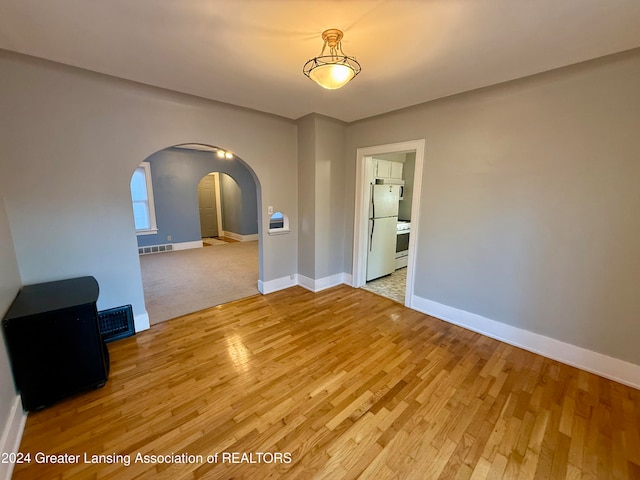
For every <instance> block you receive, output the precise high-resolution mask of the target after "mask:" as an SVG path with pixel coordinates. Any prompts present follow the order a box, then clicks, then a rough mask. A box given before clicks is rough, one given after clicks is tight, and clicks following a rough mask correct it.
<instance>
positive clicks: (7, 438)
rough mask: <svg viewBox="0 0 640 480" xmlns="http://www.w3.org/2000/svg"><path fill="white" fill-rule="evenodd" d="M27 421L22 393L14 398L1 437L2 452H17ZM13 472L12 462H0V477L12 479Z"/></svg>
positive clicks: (3, 479)
mask: <svg viewBox="0 0 640 480" xmlns="http://www.w3.org/2000/svg"><path fill="white" fill-rule="evenodd" d="M26 423H27V414H26V413H25V412H24V411H23V410H22V405H21V403H20V395H17V396H16V397H15V398H14V400H13V405H12V406H11V411H10V412H9V416H8V418H7V423H6V425H5V426H4V430H3V432H2V437H0V453H17V452H18V449H19V448H20V441H21V440H22V433H23V432H24V426H25V424H26ZM12 473H13V464H12V463H0V479H2V480H10V479H11V474H12Z"/></svg>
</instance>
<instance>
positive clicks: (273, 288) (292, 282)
mask: <svg viewBox="0 0 640 480" xmlns="http://www.w3.org/2000/svg"><path fill="white" fill-rule="evenodd" d="M296 285H298V274H293V275H289V276H287V277H280V278H276V279H274V280H268V281H266V282H263V281H261V280H258V291H260V292H261V293H262V294H264V295H266V294H268V293H273V292H277V291H278V290H284V289H285V288H290V287H295V286H296Z"/></svg>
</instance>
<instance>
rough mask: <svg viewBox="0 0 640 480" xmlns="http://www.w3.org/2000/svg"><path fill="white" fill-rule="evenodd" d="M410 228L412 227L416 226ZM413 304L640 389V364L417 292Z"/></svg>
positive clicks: (486, 333)
mask: <svg viewBox="0 0 640 480" xmlns="http://www.w3.org/2000/svg"><path fill="white" fill-rule="evenodd" d="M411 227H412V228H413V225H412V226H411ZM411 303H412V305H413V308H414V309H415V310H418V311H419V312H422V313H425V314H427V315H431V316H432V317H436V318H439V319H440V320H444V321H445V322H449V323H453V324H454V325H459V326H461V327H464V328H466V329H468V330H472V331H474V332H478V333H481V334H483V335H486V336H488V337H491V338H495V339H497V340H500V341H502V342H505V343H508V344H510V345H515V346H516V347H520V348H523V349H525V350H528V351H530V352H533V353H537V354H538V355H542V356H544V357H547V358H551V359H553V360H557V361H559V362H562V363H565V364H567V365H571V366H572V367H577V368H580V369H582V370H586V371H587V372H591V373H595V374H596V375H600V376H602V377H605V378H608V379H610V380H613V381H615V382H619V383H622V384H624V385H628V386H630V387H633V388H639V389H640V365H635V364H633V363H629V362H626V361H624V360H619V359H617V358H613V357H609V356H608V355H603V354H602V353H597V352H594V351H592V350H587V349H586V348H582V347H578V346H576V345H572V344H570V343H566V342H562V341H560V340H556V339H554V338H550V337H546V336H544V335H540V334H538V333H533V332H529V331H528V330H523V329H521V328H518V327H513V326H511V325H507V324H506V323H502V322H497V321H495V320H490V319H488V318H485V317H482V316H480V315H477V314H475V313H471V312H467V311H465V310H459V309H457V308H454V307H449V306H447V305H443V304H441V303H437V302H434V301H432V300H427V299H425V298H422V297H418V296H417V295H414V296H413V298H412V302H411Z"/></svg>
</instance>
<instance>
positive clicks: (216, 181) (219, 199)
mask: <svg viewBox="0 0 640 480" xmlns="http://www.w3.org/2000/svg"><path fill="white" fill-rule="evenodd" d="M211 175H213V185H214V187H215V189H216V224H217V225H216V226H217V227H218V228H217V230H218V235H220V232H222V231H223V230H222V196H221V195H220V173H219V172H212V173H211Z"/></svg>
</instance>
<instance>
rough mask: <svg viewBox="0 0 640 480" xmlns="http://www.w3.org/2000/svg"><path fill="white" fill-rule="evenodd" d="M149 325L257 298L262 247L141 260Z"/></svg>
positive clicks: (235, 245) (189, 252) (241, 246)
mask: <svg viewBox="0 0 640 480" xmlns="http://www.w3.org/2000/svg"><path fill="white" fill-rule="evenodd" d="M140 265H141V267H142V283H143V286H144V299H145V303H146V306H147V312H148V313H149V322H150V323H151V324H152V325H153V324H155V323H159V322H163V321H165V320H169V319H171V318H175V317H179V316H181V315H185V314H187V313H192V312H196V311H198V310H203V309H205V308H209V307H213V306H215V305H220V304H223V303H227V302H231V301H233V300H238V299H239V298H244V297H248V296H250V295H255V294H257V293H258V286H257V285H258V242H257V241H256V242H236V243H225V244H223V245H215V246H211V247H206V248H194V249H191V250H179V251H176V252H166V253H156V254H153V255H142V256H140Z"/></svg>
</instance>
